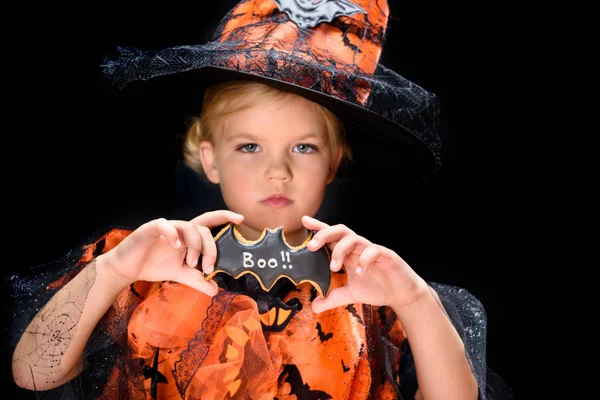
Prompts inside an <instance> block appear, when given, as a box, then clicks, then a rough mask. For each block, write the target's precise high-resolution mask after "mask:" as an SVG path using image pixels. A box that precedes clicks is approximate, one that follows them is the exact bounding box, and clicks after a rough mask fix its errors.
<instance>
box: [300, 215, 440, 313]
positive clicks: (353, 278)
mask: <svg viewBox="0 0 600 400" xmlns="http://www.w3.org/2000/svg"><path fill="white" fill-rule="evenodd" d="M302 223H303V225H304V226H305V227H306V228H307V229H310V230H313V231H316V233H315V235H314V237H313V239H312V240H311V241H310V242H309V243H308V245H307V247H308V249H309V250H311V251H316V250H318V249H320V248H321V247H322V246H324V245H328V246H329V248H330V249H331V251H332V252H331V265H330V268H331V270H332V271H339V270H340V268H341V267H342V265H344V266H346V272H347V273H348V282H347V283H346V285H344V286H342V287H339V288H336V289H334V290H332V291H331V292H329V294H328V295H327V297H326V298H323V297H318V298H316V299H315V300H314V302H313V303H312V309H313V312H315V313H321V312H323V311H326V310H329V309H332V308H335V307H340V306H344V305H347V304H353V303H364V304H371V305H377V306H390V307H393V308H394V309H400V308H402V307H404V306H407V305H409V304H412V303H414V302H415V301H417V300H418V299H419V298H420V297H421V296H422V295H423V294H425V293H429V289H428V286H427V283H426V282H425V281H424V280H423V278H421V277H420V276H419V275H417V273H416V272H415V271H413V269H412V268H411V267H410V266H409V265H408V264H407V263H406V262H405V261H404V260H403V259H402V258H401V257H400V256H399V255H398V254H397V253H395V252H394V251H392V250H390V249H388V248H385V247H383V246H380V245H377V244H374V243H371V242H370V241H368V240H367V239H365V238H364V237H362V236H359V235H357V234H356V233H354V232H353V231H352V230H350V229H349V228H348V227H346V226H344V225H333V226H329V225H327V224H325V223H324V222H321V221H319V220H317V219H314V218H311V217H308V216H305V217H303V218H302Z"/></svg>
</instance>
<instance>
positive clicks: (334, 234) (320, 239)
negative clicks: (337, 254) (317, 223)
mask: <svg viewBox="0 0 600 400" xmlns="http://www.w3.org/2000/svg"><path fill="white" fill-rule="evenodd" d="M350 234H354V232H352V230H350V228H348V227H347V226H345V225H334V226H328V227H326V228H323V229H321V230H320V231H318V232H317V233H315V235H314V237H313V238H312V239H311V241H310V242H308V244H307V246H306V247H308V249H309V250H311V251H317V250H318V249H320V248H321V247H322V246H324V245H325V244H328V245H329V248H330V249H334V248H335V246H336V245H337V243H338V242H339V241H340V240H341V239H342V238H344V237H345V236H347V235H350Z"/></svg>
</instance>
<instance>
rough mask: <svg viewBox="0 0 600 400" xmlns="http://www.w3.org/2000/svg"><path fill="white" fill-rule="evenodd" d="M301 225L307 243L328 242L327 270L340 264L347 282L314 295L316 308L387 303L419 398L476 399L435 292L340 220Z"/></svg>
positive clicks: (461, 346) (462, 345)
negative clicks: (404, 342)
mask: <svg viewBox="0 0 600 400" xmlns="http://www.w3.org/2000/svg"><path fill="white" fill-rule="evenodd" d="M303 222H304V225H305V227H306V228H308V229H312V230H316V231H317V233H316V234H315V235H314V237H313V239H312V240H311V241H310V242H309V243H308V244H307V247H308V248H309V249H310V250H313V251H315V250H317V249H319V248H320V247H321V246H323V245H325V244H327V245H328V246H330V247H331V249H332V253H331V259H332V263H331V267H330V268H331V270H332V271H338V270H339V269H340V268H341V267H342V265H344V266H345V267H346V271H347V273H348V283H347V284H346V285H345V286H342V287H339V288H336V289H334V290H332V291H331V292H329V294H328V295H327V297H326V298H323V297H317V298H316V299H315V300H314V301H313V303H312V309H313V312H315V313H320V312H323V311H325V310H329V309H332V308H335V307H339V306H343V305H346V304H356V303H359V304H360V303H362V304H371V305H376V306H388V307H391V309H392V310H394V312H395V314H396V316H397V317H398V319H399V320H400V322H401V325H402V327H403V329H404V332H405V333H406V337H407V339H408V342H409V343H410V347H411V350H412V355H413V359H414V363H415V369H416V374H417V380H418V386H419V388H420V389H419V392H418V396H421V397H420V398H421V399H425V400H433V399H444V400H452V399H460V400H469V399H477V397H478V394H479V392H478V389H479V388H478V384H477V380H476V379H475V375H474V373H473V371H472V370H471V367H470V364H469V360H468V358H467V352H466V351H465V350H466V345H465V343H463V341H462V339H461V337H460V336H459V334H458V332H457V330H456V329H455V327H454V325H453V324H452V321H451V320H450V318H449V317H448V315H447V314H446V312H445V310H444V308H443V306H442V303H441V301H440V298H439V296H438V295H437V294H436V293H435V291H433V290H431V289H430V288H429V286H428V285H427V282H425V281H424V280H423V278H421V277H420V276H419V275H417V274H416V272H415V271H414V270H413V269H412V268H411V267H410V266H409V265H408V264H407V263H406V262H405V261H404V260H403V259H402V258H401V257H400V256H399V255H398V254H397V253H395V252H394V251H392V250H390V249H387V248H385V247H383V246H380V245H377V244H374V243H371V242H370V241H368V240H367V239H365V238H364V237H362V236H358V235H357V234H356V233H354V232H353V231H352V230H350V229H349V228H347V227H346V226H344V225H334V226H329V225H327V224H325V223H323V222H321V221H318V220H315V219H314V218H309V217H304V219H303Z"/></svg>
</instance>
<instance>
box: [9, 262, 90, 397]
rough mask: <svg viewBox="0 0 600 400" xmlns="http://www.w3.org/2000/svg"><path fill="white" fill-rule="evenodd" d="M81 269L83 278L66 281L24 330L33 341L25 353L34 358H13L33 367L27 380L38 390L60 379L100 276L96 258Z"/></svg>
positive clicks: (15, 361)
mask: <svg viewBox="0 0 600 400" xmlns="http://www.w3.org/2000/svg"><path fill="white" fill-rule="evenodd" d="M81 273H82V274H83V279H82V280H73V281H71V282H69V283H68V284H67V285H65V287H64V288H63V290H61V291H59V292H58V293H57V295H56V296H55V297H54V298H53V299H52V301H50V302H49V303H47V304H46V306H45V307H44V308H43V309H42V310H41V311H40V312H39V314H37V315H36V316H35V318H33V320H32V321H31V324H30V325H29V327H28V328H27V329H26V330H25V332H24V334H23V340H24V341H25V342H26V343H30V345H29V346H28V348H26V349H25V351H24V354H25V355H26V357H27V358H28V359H29V360H31V362H27V361H25V360H23V359H15V360H14V361H13V362H14V364H15V365H16V366H17V367H19V364H21V366H20V368H26V369H27V370H29V371H30V374H28V375H29V376H28V379H27V382H25V383H26V384H27V385H28V386H33V387H34V388H35V389H36V390H38V389H40V388H44V387H46V386H47V385H52V384H55V383H58V381H57V377H58V376H61V375H62V374H63V372H64V370H63V367H62V365H61V360H62V357H63V356H64V355H65V353H66V351H67V349H68V347H69V345H70V343H71V341H72V340H73V337H74V335H75V333H76V331H77V324H78V322H79V319H80V318H81V314H82V312H83V307H84V306H85V302H86V299H87V296H88V294H89V292H90V289H91V288H92V286H93V284H94V282H95V280H96V265H95V260H94V261H92V262H90V263H89V264H88V265H87V267H86V268H85V269H84V270H83V271H82V272H81ZM32 337H33V339H32ZM23 363H24V364H26V365H22V364H23ZM60 383H63V382H60Z"/></svg>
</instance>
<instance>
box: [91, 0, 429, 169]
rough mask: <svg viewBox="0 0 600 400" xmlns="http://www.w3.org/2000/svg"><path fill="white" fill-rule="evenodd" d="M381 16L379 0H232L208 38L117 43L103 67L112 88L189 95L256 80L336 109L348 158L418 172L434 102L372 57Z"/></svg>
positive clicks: (425, 164)
mask: <svg viewBox="0 0 600 400" xmlns="http://www.w3.org/2000/svg"><path fill="white" fill-rule="evenodd" d="M388 18H389V7H388V4H387V1H386V0H242V1H240V2H239V3H238V4H237V5H236V6H235V7H234V8H233V9H232V10H231V11H230V12H229V13H228V14H227V15H226V16H225V17H224V18H223V19H222V20H221V22H220V24H219V26H218V28H217V30H216V32H215V35H214V37H213V39H212V40H211V41H209V42H208V43H204V44H188V45H182V46H176V47H169V48H166V49H161V50H154V51H141V50H138V49H131V48H121V49H119V50H120V53H119V54H118V56H116V57H113V58H111V59H107V60H105V62H104V63H103V72H104V74H105V76H107V77H108V78H109V79H110V81H111V82H112V84H114V85H115V87H116V88H117V90H121V89H123V88H124V87H125V86H128V85H131V83H132V82H136V81H146V80H149V79H151V80H152V81H157V80H159V81H160V80H164V79H168V81H167V82H168V83H167V86H171V85H172V84H173V85H174V86H173V87H175V86H176V85H175V83H174V82H176V81H179V82H181V81H182V80H183V81H185V86H183V87H184V89H181V87H179V86H178V90H179V91H178V92H177V96H182V95H183V96H185V94H183V92H181V90H188V91H194V94H193V97H195V98H197V99H198V98H200V99H201V98H202V96H199V95H198V89H199V88H205V87H206V86H207V85H209V84H211V83H216V82H219V81H224V80H231V79H251V80H256V81H261V82H263V83H267V84H270V85H273V86H276V87H278V88H280V89H283V90H287V91H291V92H294V93H297V94H300V95H302V96H305V97H307V98H309V99H310V100H313V101H315V102H317V103H320V104H323V105H324V106H326V107H327V108H329V109H330V110H331V111H332V112H334V113H336V114H337V115H338V116H339V117H340V118H341V119H342V120H343V121H344V123H345V127H346V131H347V134H348V141H349V143H350V145H351V147H352V148H353V153H354V159H355V160H356V161H359V160H361V162H363V163H364V162H366V163H367V165H368V164H371V165H374V166H375V167H376V168H380V167H381V166H386V167H387V166H393V167H397V166H402V167H404V168H409V169H410V170H414V168H416V170H417V171H418V172H419V173H420V174H425V175H428V174H429V173H430V172H432V171H436V170H437V167H438V166H439V164H440V139H439V132H438V121H439V101H438V98H437V97H436V96H435V95H434V94H432V93H430V92H428V91H426V90H424V89H423V88H422V87H420V86H418V85H417V84H415V83H413V82H411V81H409V80H407V79H405V78H403V77H402V76H400V75H398V74H397V73H395V72H394V71H392V70H390V69H388V68H386V67H384V66H383V65H381V64H380V63H379V58H380V55H381V52H382V45H383V42H384V38H385V33H386V28H387V23H388ZM192 82H194V83H197V84H190V83H192ZM198 111H199V110H198ZM375 164H377V165H375Z"/></svg>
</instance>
